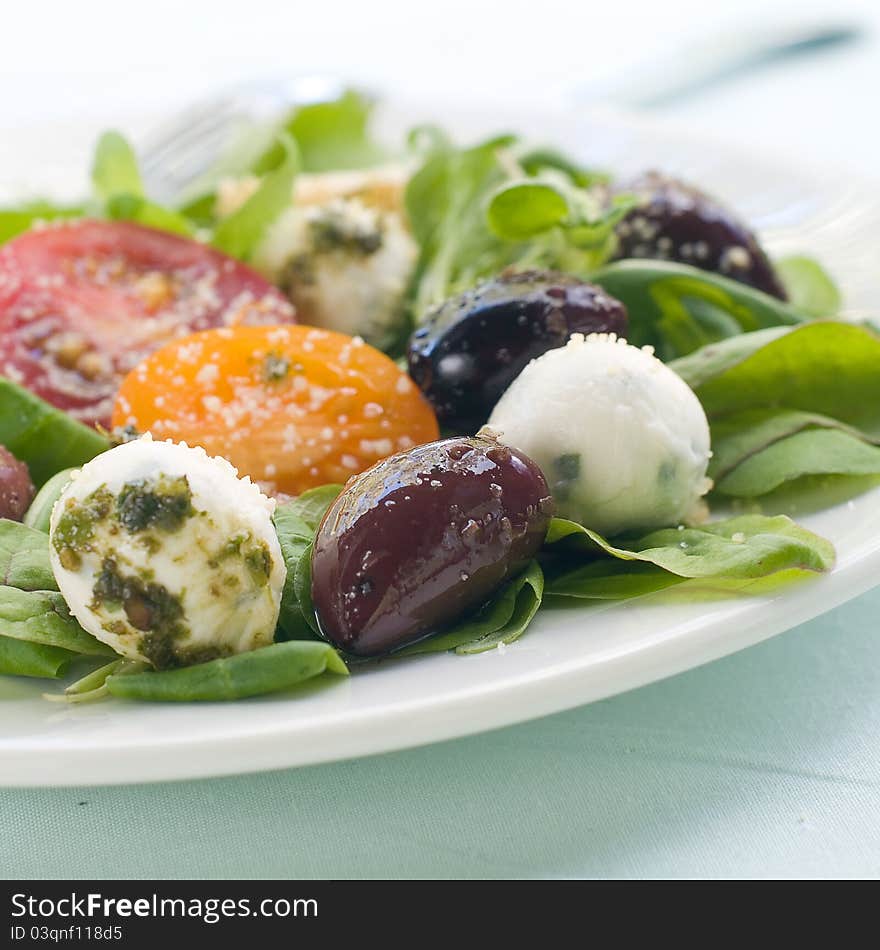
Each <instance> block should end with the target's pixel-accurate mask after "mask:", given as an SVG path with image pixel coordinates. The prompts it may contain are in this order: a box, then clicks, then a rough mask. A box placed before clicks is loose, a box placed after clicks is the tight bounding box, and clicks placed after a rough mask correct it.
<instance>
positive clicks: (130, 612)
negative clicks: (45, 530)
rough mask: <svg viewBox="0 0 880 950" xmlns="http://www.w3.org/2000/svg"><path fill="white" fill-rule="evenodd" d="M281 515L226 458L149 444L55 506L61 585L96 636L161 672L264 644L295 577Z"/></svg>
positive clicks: (126, 449) (138, 444)
mask: <svg viewBox="0 0 880 950" xmlns="http://www.w3.org/2000/svg"><path fill="white" fill-rule="evenodd" d="M274 508H275V502H274V501H272V500H270V499H269V498H267V497H266V496H265V495H263V493H262V492H261V491H260V490H259V488H258V487H257V486H256V485H254V484H253V483H252V482H251V481H250V479H247V478H244V479H242V478H239V477H238V473H237V472H236V470H235V469H234V468H233V467H232V466H231V465H230V464H229V462H227V461H226V460H225V459H220V458H211V457H210V456H208V455H207V453H206V452H205V451H204V450H203V449H200V448H190V447H189V446H187V445H186V444H183V443H175V442H170V441H169V442H157V441H154V440H153V439H152V438H151V437H150V436H149V435H146V436H143V437H142V438H140V439H136V440H134V441H132V442H128V443H126V444H125V445H120V446H118V447H116V448H114V449H111V450H110V451H108V452H105V453H104V454H103V455H99V456H98V457H97V458H95V459H94V460H93V461H91V462H89V463H88V464H87V465H84V466H83V468H82V469H80V470H79V471H77V472H76V473H74V475H73V477H72V479H71V481H70V483H69V485H68V486H67V488H66V489H65V490H64V492H63V493H62V495H61V497H60V498H59V499H58V501H57V503H56V504H55V507H54V509H53V511H52V518H51V524H50V542H51V543H50V553H51V558H52V568H53V571H54V573H55V578H56V580H57V582H58V588H59V590H60V591H61V593H62V595H63V596H64V599H65V601H66V602H67V605H68V607H69V608H70V611H71V613H72V614H73V615H74V616H75V617H76V619H77V620H78V621H79V622H80V624H81V625H82V626H83V627H84V628H85V629H86V630H88V631H89V633H91V634H93V635H94V636H95V637H97V638H98V639H99V640H101V641H103V642H104V643H107V644H109V645H110V646H111V647H113V649H115V650H116V651H117V652H119V653H120V654H122V655H123V656H126V657H130V658H131V659H134V660H141V661H144V662H147V663H150V664H152V665H153V666H154V667H156V668H159V669H161V668H167V667H174V666H184V665H187V664H190V663H198V662H204V661H206V660H210V659H214V658H216V657H221V656H229V655H231V654H234V653H242V652H245V651H248V650H254V649H256V648H258V647H262V646H266V645H268V644H270V643H272V640H273V637H274V633H275V626H276V623H277V621H278V612H279V609H280V603H281V591H282V588H283V586H284V581H285V576H286V568H285V565H284V560H283V558H282V555H281V549H280V546H279V543H278V537H277V535H276V533H275V529H274V526H273V524H272V514H273V512H274Z"/></svg>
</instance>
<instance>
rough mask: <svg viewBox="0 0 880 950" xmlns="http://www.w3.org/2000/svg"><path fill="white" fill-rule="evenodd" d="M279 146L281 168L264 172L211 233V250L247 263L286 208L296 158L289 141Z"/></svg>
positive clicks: (294, 148)
mask: <svg viewBox="0 0 880 950" xmlns="http://www.w3.org/2000/svg"><path fill="white" fill-rule="evenodd" d="M282 142H283V146H284V149H285V157H284V160H283V161H282V162H281V164H280V165H279V166H278V167H277V168H275V169H273V170H272V171H270V172H268V173H267V174H266V175H265V176H264V178H263V180H262V181H261V182H260V185H259V187H258V188H257V190H256V191H255V192H254V193H253V194H252V195H251V196H250V198H248V200H247V201H246V202H245V203H244V204H243V205H242V206H241V207H240V208H239V209H238V210H237V211H234V212H233V213H232V214H230V215H229V216H228V217H226V218H224V219H223V220H222V221H221V222H220V223H219V224H218V225H217V227H216V229H215V230H214V237H213V244H214V246H215V247H216V248H218V249H219V250H221V251H223V252H224V253H226V254H229V255H231V256H232V257H237V258H239V259H240V260H243V261H247V260H249V259H250V257H251V255H252V254H253V252H254V251H255V250H256V248H257V246H258V245H259V243H260V241H261V240H262V239H263V237H264V236H265V234H266V232H267V230H268V228H269V227H270V226H271V225H272V224H273V223H274V222H275V220H276V218H277V217H278V216H279V215H280V214H281V212H282V211H284V210H285V209H286V208H289V207H290V204H291V201H292V196H293V182H294V179H295V178H296V176H297V173H298V172H299V169H300V157H299V152H298V150H297V146H296V143H295V141H294V140H293V139H291V138H290V137H289V136H284V138H283V139H282Z"/></svg>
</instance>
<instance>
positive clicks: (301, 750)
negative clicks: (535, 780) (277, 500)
mask: <svg viewBox="0 0 880 950" xmlns="http://www.w3.org/2000/svg"><path fill="white" fill-rule="evenodd" d="M426 117H434V118H439V119H440V120H441V121H443V122H444V123H446V124H448V125H450V126H451V127H453V128H454V129H457V130H458V131H459V132H460V133H461V134H462V135H465V136H466V135H472V136H480V135H484V134H487V133H489V132H490V131H494V130H499V129H505V128H508V129H509V128H516V129H519V130H523V131H524V132H527V133H529V134H532V135H534V136H536V137H538V138H541V139H544V140H545V141H551V142H556V143H558V144H560V145H562V146H564V147H565V148H566V149H568V150H570V151H572V152H575V153H578V154H579V155H581V156H582V157H583V158H584V159H585V160H590V161H594V162H597V163H601V164H604V165H607V166H608V167H611V168H616V169H619V170H620V171H621V172H624V173H626V172H633V171H637V170H639V169H642V168H645V167H649V166H660V167H663V168H666V169H669V170H670V171H673V172H677V173H680V174H683V175H685V176H687V177H690V178H692V179H694V180H695V181H697V182H699V183H701V184H703V185H705V187H707V188H708V189H710V190H713V191H715V192H716V193H718V194H719V195H721V196H723V197H724V198H726V199H728V200H729V201H730V202H731V203H733V205H734V206H736V207H738V208H739V209H741V210H742V212H743V213H744V214H745V215H747V216H748V217H749V218H750V219H751V220H752V221H753V222H754V223H755V224H756V226H757V227H759V228H760V229H761V231H762V233H763V234H764V237H765V240H766V242H767V244H768V245H769V246H770V248H771V250H772V251H774V252H788V251H794V250H806V251H809V252H810V253H814V254H816V255H817V256H819V257H821V258H822V259H823V260H824V261H825V262H826V263H827V264H828V265H829V267H830V268H831V270H832V271H833V272H834V274H835V276H836V277H837V278H838V279H839V281H840V282H841V284H842V285H843V287H844V289H845V292H846V296H847V303H848V305H849V306H850V307H851V308H852V309H853V310H855V311H861V310H870V309H871V308H874V309H875V310H880V271H878V270H877V268H876V267H873V266H869V264H870V256H871V249H872V247H873V246H874V242H875V239H876V235H877V234H878V233H880V208H878V206H877V203H876V202H875V200H874V197H873V190H871V189H868V188H866V187H864V186H859V185H857V184H854V183H853V182H852V180H851V179H849V180H847V181H846V182H841V181H840V180H837V179H835V178H833V177H832V176H829V175H827V174H826V175H824V176H821V175H814V174H809V173H803V174H801V173H795V172H794V171H793V170H792V169H791V168H780V167H778V166H774V165H772V164H767V163H765V162H763V161H761V160H759V159H757V158H755V157H754V156H750V155H749V154H747V153H744V152H738V153H732V152H731V150H730V149H729V148H724V147H720V146H718V145H714V144H711V143H707V142H701V141H695V140H694V139H693V138H692V137H691V136H690V135H688V134H687V133H686V132H683V131H682V130H676V129H670V128H669V127H663V126H654V125H653V124H647V123H644V122H639V123H635V122H633V121H632V120H629V119H623V118H620V117H615V116H611V115H604V116H597V115H591V116H574V115H561V114H556V115H549V116H548V115H542V116H534V115H531V116H530V115H507V116H500V115H499V114H498V110H497V109H493V110H492V111H491V112H489V113H480V112H479V111H471V112H469V113H468V114H462V113H461V111H460V110H449V109H442V108H436V107H435V108H425V107H424V106H423V107H421V108H409V107H399V108H397V109H395V110H393V111H391V110H389V111H388V112H387V113H386V115H385V116H384V117H383V125H384V127H385V128H386V130H387V131H389V132H392V131H395V130H399V129H400V128H401V127H405V126H406V125H409V124H412V123H414V122H418V121H424V119H425V118H426ZM65 141H66V142H68V143H70V154H69V155H66V156H65V154H59V152H58V148H59V142H65ZM87 141H88V137H87V136H83V135H79V136H70V135H66V136H61V135H59V134H58V129H57V128H55V129H42V130H38V129H35V130H32V132H31V133H28V134H27V135H22V136H21V141H19V142H16V143H15V144H16V149H15V152H14V153H11V152H9V150H8V146H10V144H11V143H10V142H9V141H7V142H6V143H5V144H6V146H7V149H6V152H7V154H6V155H5V156H2V155H0V180H6V181H14V182H16V183H20V182H21V181H22V180H23V178H24V174H23V172H22V170H23V169H28V168H30V169H33V168H35V167H38V168H42V171H43V178H42V179H41V180H40V181H37V182H33V179H32V178H31V183H32V184H36V185H42V184H45V185H46V186H47V187H52V188H53V190H58V189H59V188H63V187H65V186H67V187H69V186H70V185H71V183H72V184H73V186H74V187H75V185H76V183H77V181H80V182H81V181H82V180H83V179H82V178H81V177H79V176H80V175H81V174H83V173H84V171H85V162H86V152H85V148H86V147H87ZM44 143H45V147H44ZM50 143H51V144H50ZM80 145H81V146H82V149H80V147H79V146H80ZM46 155H49V156H52V158H51V161H52V163H53V164H52V165H51V166H49V165H46V164H45V161H43V162H42V164H41V162H40V159H41V158H45V156H46ZM800 520H802V522H803V523H804V524H806V525H807V526H809V527H810V528H813V529H814V530H816V531H818V532H820V533H822V534H824V535H826V536H827V537H829V538H831V539H832V540H833V541H834V543H835V544H836V545H837V549H838V552H839V563H838V566H837V568H836V569H835V570H834V572H833V573H832V574H830V575H829V576H826V577H823V578H820V579H817V580H815V581H811V582H808V583H803V584H800V585H798V586H796V587H793V588H789V589H786V590H783V591H781V592H777V593H775V594H772V595H762V596H746V595H743V594H740V595H738V596H735V597H730V598H724V599H717V598H716V599H704V600H701V601H698V602H681V600H680V599H679V598H676V597H670V596H666V597H664V596H662V595H661V596H654V597H651V598H644V599H642V600H640V601H635V602H629V603H626V604H618V605H596V606H582V605H580V604H576V603H575V604H574V605H573V606H571V607H567V608H565V609H562V610H553V611H549V612H542V613H540V614H539V615H538V618H537V620H536V621H535V623H534V625H533V626H532V627H531V628H530V630H529V631H528V633H527V634H526V635H525V637H524V638H523V639H522V640H521V641H519V642H518V643H516V644H514V645H512V646H510V647H508V648H506V649H502V650H497V651H494V652H492V653H491V654H483V655H479V656H474V657H456V656H451V655H435V656H428V657H420V658H414V659H411V660H407V661H389V662H383V663H378V664H375V665H373V666H371V667H369V668H365V669H360V670H358V671H357V672H356V674H355V675H353V676H351V677H350V678H349V679H348V680H340V679H337V678H334V679H333V681H332V682H329V683H325V684H320V685H310V686H308V687H307V688H306V689H305V690H304V691H300V692H299V693H298V694H297V695H296V696H295V697H294V696H293V695H286V696H285V695H278V696H274V697H267V698H264V699H257V700H251V701H244V702H238V703H230V704H211V705H180V706H178V705H165V706H163V705H148V704H144V705H138V704H135V703H126V702H122V701H109V702H105V703H98V704H94V705H91V706H79V707H69V706H59V705H56V704H52V703H49V702H46V701H45V700H43V699H42V698H41V692H42V690H43V689H44V688H45V685H46V684H43V683H40V682H33V681H28V680H23V679H22V680H13V679H11V678H3V679H0V784H3V785H19V786H21V785H79V784H101V783H124V782H140V781H150V780H163V779H183V778H194V777H199V776H209V775H221V774H229V773H237V772H249V771H257V770H262V769H277V768H282V767H285V766H294V765H304V764H308V763H315V762H325V761H331V760H334V759H341V758H346V757H353V756H362V755H368V754H372V753H377V752H384V751H389V750H392V749H400V748H404V747H407V746H413V745H418V744H421V743H427V742H433V741H436V740H440V739H449V738H453V737H456V736H462V735H466V734H469V733H474V732H479V731H482V730H487V729H492V728H495V727H498V726H503V725H506V724H508V723H514V722H518V721H522V720H525V719H530V718H534V717H537V716H542V715H545V714H547V713H552V712H556V711H558V710H562V709H565V708H567V707H571V706H576V705H579V704H582V703H587V702H591V701H593V700H596V699H600V698H603V697H606V696H610V695H613V694H615V693H619V692H622V691H624V690H628V689H632V688H633V687H635V686H640V685H642V684H645V683H649V682H651V681H653V680H657V679H660V678H662V677H665V676H669V675H670V674H673V673H677V672H680V671H682V670H685V669H688V668H690V667H694V666H697V665H699V664H701V663H705V662H707V661H709V660H713V659H715V658H717V657H721V656H724V655H725V654H728V653H732V652H734V651H736V650H740V649H742V648H743V647H746V646H749V645H751V644H753V643H757V642H758V641H760V640H763V639H766V638H767V637H770V636H773V635H774V634H777V633H780V632H781V631H783V630H786V629H788V628H790V627H792V626H795V625H796V624H799V623H801V622H803V621H805V620H808V619H809V618H811V617H814V616H816V615H817V614H820V613H822V612H823V611H826V610H829V609H831V608H832V607H835V606H837V605H838V604H840V603H842V602H843V601H845V600H848V599H849V598H851V597H854V596H856V595H858V594H860V593H862V592H863V591H865V590H867V589H868V588H870V587H871V586H872V585H874V584H876V583H877V582H878V579H880V490H874V491H872V492H870V493H868V494H865V495H862V496H861V497H859V498H856V499H854V500H852V501H850V502H843V503H841V504H839V505H837V506H835V507H833V508H829V509H826V510H824V511H821V512H819V513H816V514H808V515H805V516H803V517H801V519H800Z"/></svg>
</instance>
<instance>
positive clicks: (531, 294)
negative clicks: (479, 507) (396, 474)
mask: <svg viewBox="0 0 880 950" xmlns="http://www.w3.org/2000/svg"><path fill="white" fill-rule="evenodd" d="M626 331H627V315H626V308H625V307H624V306H623V304H622V303H620V301H618V300H615V299H614V298H613V297H610V296H609V295H608V294H607V293H606V292H605V291H604V290H602V288H601V287H596V286H594V285H593V284H587V283H584V281H582V280H578V279H577V278H576V277H572V276H570V275H568V274H559V273H554V272H552V271H523V272H520V273H514V272H506V273H504V274H501V275H500V276H498V277H495V278H493V279H492V280H489V281H487V282H485V283H482V284H480V285H478V286H477V287H474V288H473V289H472V290H467V291H465V292H464V293H462V294H460V295H459V296H457V297H452V298H450V299H449V300H447V301H445V302H444V303H443V304H441V305H440V306H439V307H438V308H436V309H435V310H433V311H432V312H431V313H429V314H428V315H427V317H426V321H425V324H424V326H422V327H420V328H419V329H417V330H416V331H415V332H414V333H413V335H412V337H411V338H410V342H409V354H408V358H409V372H410V375H411V376H412V378H413V379H414V380H415V381H416V383H418V385H419V387H420V388H421V390H422V392H423V393H424V394H425V395H426V396H427V397H428V399H429V401H430V402H431V404H432V405H433V407H434V410H435V411H436V413H437V417H438V419H439V420H440V424H441V425H442V426H444V427H445V428H447V429H450V430H454V431H457V432H474V431H476V430H477V429H478V428H479V427H480V426H481V425H482V424H483V423H484V422H485V421H486V420H487V419H488V418H489V415H490V414H491V412H492V409H493V408H494V407H495V403H497V402H498V400H499V399H500V398H501V396H502V395H503V394H504V391H505V390H506V389H507V387H508V386H509V385H510V384H511V383H512V382H513V381H514V379H516V377H517V376H519V374H520V373H521V372H522V371H523V369H525V367H526V365H527V364H528V363H529V362H530V361H531V360H533V359H534V358H535V357H537V356H541V354H542V353H546V352H547V350H552V349H556V348H557V347H559V346H564V345H565V343H566V342H567V340H568V338H569V337H570V336H571V335H572V333H584V334H589V333H608V332H611V333H616V334H617V335H618V336H626Z"/></svg>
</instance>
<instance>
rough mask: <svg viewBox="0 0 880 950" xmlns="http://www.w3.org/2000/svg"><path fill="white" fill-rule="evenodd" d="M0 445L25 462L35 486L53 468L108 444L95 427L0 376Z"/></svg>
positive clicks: (85, 458)
mask: <svg viewBox="0 0 880 950" xmlns="http://www.w3.org/2000/svg"><path fill="white" fill-rule="evenodd" d="M0 445H5V446H6V447H7V448H8V449H9V451H10V452H12V454H13V455H14V456H15V457H16V458H18V459H21V461H22V462H24V463H25V464H26V465H27V467H28V469H29V470H30V473H31V480H32V481H33V483H34V484H35V485H36V486H37V488H39V487H40V486H41V485H42V484H44V482H46V481H48V480H49V479H50V478H51V477H52V476H53V475H54V474H55V473H56V472H59V471H61V470H62V469H65V468H74V467H76V466H79V465H83V464H85V463H86V462H88V461H90V460H91V459H93V458H94V457H95V456H96V455H100V454H101V452H104V451H106V450H107V449H108V448H109V447H110V443H109V442H108V441H107V439H106V438H105V437H104V436H103V435H100V434H99V433H98V432H96V431H95V430H94V429H89V428H88V427H87V426H84V425H83V424H82V423H80V422H77V421H76V420H75V419H72V418H71V417H70V416H68V415H67V414H66V413H64V412H61V411H59V410H58V409H56V408H54V406H50V405H49V404H48V403H47V402H43V400H42V399H40V398H39V397H37V396H34V395H33V394H32V393H29V392H28V391H27V390H26V389H23V388H22V387H21V386H17V385H16V384H15V383H13V382H12V380H10V379H5V378H4V377H2V376H0Z"/></svg>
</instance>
